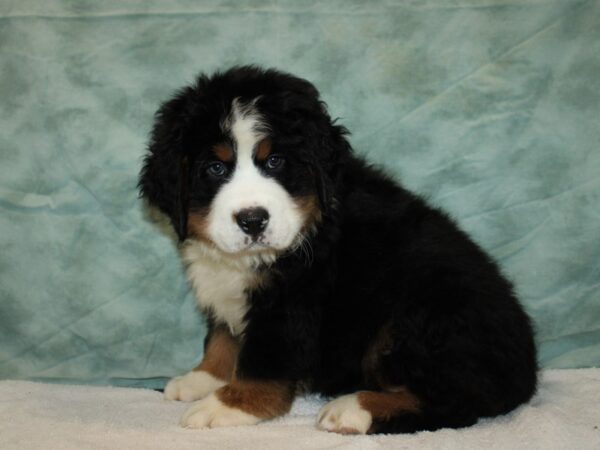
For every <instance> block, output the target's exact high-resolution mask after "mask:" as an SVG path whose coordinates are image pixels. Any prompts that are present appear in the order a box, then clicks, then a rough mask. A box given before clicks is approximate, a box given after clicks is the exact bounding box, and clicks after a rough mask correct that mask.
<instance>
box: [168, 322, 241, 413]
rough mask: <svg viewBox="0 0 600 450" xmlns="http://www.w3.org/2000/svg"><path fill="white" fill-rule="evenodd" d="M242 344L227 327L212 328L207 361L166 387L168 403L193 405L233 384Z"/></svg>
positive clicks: (173, 380) (208, 340)
mask: <svg viewBox="0 0 600 450" xmlns="http://www.w3.org/2000/svg"><path fill="white" fill-rule="evenodd" d="M238 352H239V344H238V342H237V340H236V338H234V337H233V336H232V335H231V333H230V332H229V330H228V329H227V327H225V326H223V325H220V326H214V325H211V326H210V332H209V334H208V336H207V337H206V342H205V345H204V358H203V359H202V362H201V363H200V364H199V365H198V367H196V368H195V369H194V370H192V371H191V372H188V373H186V374H185V375H183V376H180V377H175V378H173V379H171V380H170V381H169V383H168V384H167V386H166V387H165V399H167V400H182V401H188V402H189V401H192V400H198V399H200V398H204V397H206V396H207V395H209V394H210V393H211V392H214V391H215V390H216V389H218V388H220V387H221V386H224V385H226V384H227V383H229V382H230V381H231V378H232V375H233V371H234V367H235V362H236V359H237V355H238Z"/></svg>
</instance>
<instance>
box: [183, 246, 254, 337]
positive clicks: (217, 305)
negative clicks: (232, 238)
mask: <svg viewBox="0 0 600 450" xmlns="http://www.w3.org/2000/svg"><path fill="white" fill-rule="evenodd" d="M182 254H183V259H184V261H185V263H186V264H187V273H188V278H189V280H190V282H191V283H192V287H193V288H194V291H195V294H196V300H197V302H198V304H199V305H200V307H201V308H202V309H205V310H209V311H211V312H212V314H213V315H214V318H215V319H216V320H217V321H218V322H222V323H225V324H227V325H228V326H229V329H230V330H231V333H232V334H233V335H238V334H240V333H241V332H242V331H243V330H244V325H245V323H244V315H245V314H246V312H247V311H248V301H247V292H248V289H250V288H252V287H254V286H256V285H257V283H258V282H259V277H258V275H257V272H256V270H255V269H254V267H256V263H257V261H256V258H252V257H232V256H229V255H226V254H223V253H222V252H220V251H218V250H216V249H214V248H212V247H209V246H208V245H206V244H204V243H201V242H197V241H187V242H186V244H185V245H184V247H183V249H182Z"/></svg>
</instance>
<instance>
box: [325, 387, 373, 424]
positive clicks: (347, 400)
mask: <svg viewBox="0 0 600 450" xmlns="http://www.w3.org/2000/svg"><path fill="white" fill-rule="evenodd" d="M372 422H373V418H372V417H371V413H370V412H369V411H365V410H364V409H362V408H361V407H360V404H359V403H358V396H357V395H356V394H349V395H343V396H341V397H338V398H336V399H335V400H332V401H330V402H329V403H327V404H326V405H325V406H323V408H321V411H319V416H318V419H317V428H319V429H320V430H325V431H333V432H335V433H341V434H365V433H366V432H367V430H368V429H369V428H370V427H371V423H372Z"/></svg>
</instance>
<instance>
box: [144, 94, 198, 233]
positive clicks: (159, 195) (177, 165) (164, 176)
mask: <svg viewBox="0 0 600 450" xmlns="http://www.w3.org/2000/svg"><path fill="white" fill-rule="evenodd" d="M193 95H194V90H193V89H192V88H186V89H184V90H182V91H180V92H179V93H178V94H177V95H176V96H175V97H174V98H173V99H172V100H170V101H168V102H166V103H164V104H163V105H162V106H161V107H160V109H159V110H158V112H157V113H156V116H155V121H154V127H153V130H152V136H151V139H150V144H149V146H148V153H147V155H146V157H145V159H144V166H143V167H142V170H141V173H140V179H139V184H138V187H139V189H140V195H141V196H142V197H145V198H146V199H147V200H148V201H149V203H150V204H152V205H154V206H156V207H158V208H159V209H160V210H161V211H162V212H163V213H165V214H166V215H167V216H168V217H169V219H170V220H171V223H172V225H173V227H174V228H175V231H176V232H177V235H178V237H179V240H180V241H183V240H184V239H185V238H186V236H187V214H188V197H189V195H188V190H189V181H190V180H189V170H190V169H189V168H190V162H189V155H188V154H187V150H186V143H185V130H186V129H187V127H188V124H189V122H190V120H191V117H192V111H191V108H192V105H191V104H190V103H191V101H190V99H191V98H192V97H193Z"/></svg>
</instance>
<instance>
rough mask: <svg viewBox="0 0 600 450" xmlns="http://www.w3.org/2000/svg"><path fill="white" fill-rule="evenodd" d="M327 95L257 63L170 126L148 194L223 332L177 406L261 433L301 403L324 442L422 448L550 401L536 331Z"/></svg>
mask: <svg viewBox="0 0 600 450" xmlns="http://www.w3.org/2000/svg"><path fill="white" fill-rule="evenodd" d="M346 135H347V130H346V129H345V128H344V127H343V126H340V125H339V124H337V123H336V122H335V121H334V120H332V119H331V118H330V116H329V114H328V112H327V110H326V107H325V104H324V103H323V102H322V101H321V100H320V98H319V93H318V91H317V90H316V89H315V87H314V86H313V85H312V84H311V83H309V82H308V81H305V80H303V79H300V78H297V77H295V76H292V75H289V74H286V73H282V72H279V71H276V70H263V69H261V68H258V67H254V66H244V67H235V68H233V69H230V70H228V71H226V72H221V73H216V74H214V75H212V76H206V75H200V76H199V77H198V78H197V80H196V81H195V83H194V84H193V85H191V86H188V87H185V88H184V89H182V90H180V91H179V92H178V93H177V94H176V95H175V96H174V98H172V99H171V100H169V101H167V102H166V103H164V104H163V105H162V106H161V107H160V109H159V110H158V112H157V114H156V119H155V124H154V129H153V132H152V136H151V140H150V143H149V149H148V153H147V155H146V157H145V161H144V166H143V168H142V171H141V175H140V190H141V195H142V196H143V197H144V198H145V199H147V201H148V203H149V204H150V205H153V206H155V207H157V208H158V209H159V210H161V211H162V212H163V213H164V214H166V215H167V216H168V218H169V219H170V221H171V223H172V225H173V227H174V229H175V231H176V233H177V235H178V237H179V239H180V241H181V244H180V247H181V254H182V258H183V260H184V261H185V263H186V266H187V273H188V276H189V280H190V282H191V284H192V286H193V289H194V290H195V294H196V297H197V301H198V304H199V306H200V308H201V310H202V311H203V312H204V313H205V315H206V319H207V322H208V327H209V331H208V336H207V337H206V340H205V343H204V357H203V360H202V362H201V363H200V364H199V365H198V367H196V368H195V369H193V370H192V371H191V372H189V373H187V374H185V375H183V376H181V377H176V378H173V379H172V380H171V381H170V382H169V383H168V385H167V386H166V388H165V397H166V398H167V399H173V400H183V401H191V400H196V402H194V403H193V404H192V405H191V407H190V408H189V410H187V412H186V413H185V414H184V416H183V418H182V419H181V424H182V425H183V426H185V427H189V428H205V427H222V426H234V425H248V424H255V423H257V422H260V421H263V420H268V419H272V418H274V417H278V416H281V415H283V414H285V413H286V412H288V411H289V409H290V406H291V404H292V401H293V399H294V397H295V395H296V394H297V393H298V392H313V393H319V394H321V395H323V396H327V397H330V398H332V399H331V401H330V402H329V403H327V404H326V405H325V406H324V407H323V408H322V410H321V411H320V414H319V415H318V419H317V427H318V428H320V429H322V430H327V431H333V432H338V433H411V432H415V431H419V430H435V429H438V428H442V427H453V428H458V427H465V426H469V425H472V424H474V423H476V422H477V420H478V419H479V418H482V417H493V416H497V415H500V414H505V413H508V412H509V411H511V410H513V409H514V408H515V407H517V406H518V405H520V404H522V403H524V402H526V401H528V400H529V399H530V398H531V396H532V395H533V394H534V392H535V390H536V380H537V363H536V350H535V344H534V339H533V333H532V327H531V324H530V319H529V318H528V316H527V315H526V313H525V312H524V311H523V309H522V307H521V306H520V304H519V302H518V300H517V298H516V297H515V294H514V292H513V288H512V286H511V283H510V282H509V281H507V279H506V278H505V277H504V276H503V275H502V274H501V272H500V270H499V269H498V266H497V265H496V263H495V262H494V261H492V259H491V258H490V257H489V256H488V255H486V253H485V252H484V251H483V250H482V249H481V248H480V247H479V246H478V245H477V244H475V243H474V242H473V241H472V240H471V239H470V238H469V237H468V236H467V235H466V234H465V233H464V232H463V231H461V230H460V229H459V228H458V227H457V225H456V224H455V223H454V222H453V221H452V220H451V219H450V218H449V217H448V216H447V215H446V214H444V213H443V212H441V211H439V210H438V209H436V208H433V207H431V206H428V205H427V204H426V203H425V201H424V200H423V199H422V198H420V197H419V196H417V195H415V194H413V193H411V192H409V191H407V190H406V189H404V188H403V187H402V186H400V185H399V184H398V183H397V182H396V181H394V180H392V179H391V178H390V177H389V176H388V175H386V174H385V173H383V172H382V171H381V170H379V169H377V168H375V167H373V166H371V165H369V164H368V163H366V162H365V161H364V160H363V159H361V158H360V157H359V156H357V155H355V154H354V153H353V151H352V149H351V147H350V145H349V143H348V141H347V139H346Z"/></svg>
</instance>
